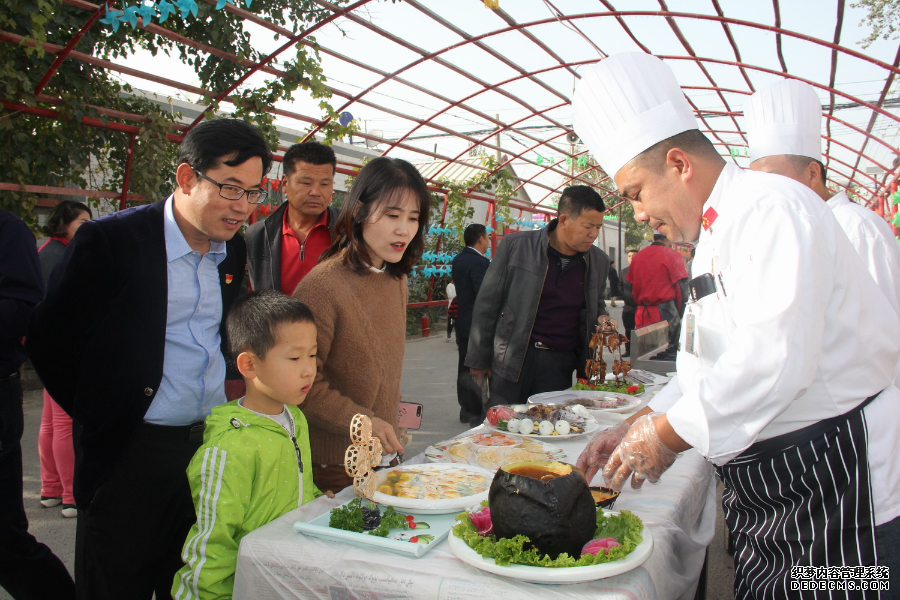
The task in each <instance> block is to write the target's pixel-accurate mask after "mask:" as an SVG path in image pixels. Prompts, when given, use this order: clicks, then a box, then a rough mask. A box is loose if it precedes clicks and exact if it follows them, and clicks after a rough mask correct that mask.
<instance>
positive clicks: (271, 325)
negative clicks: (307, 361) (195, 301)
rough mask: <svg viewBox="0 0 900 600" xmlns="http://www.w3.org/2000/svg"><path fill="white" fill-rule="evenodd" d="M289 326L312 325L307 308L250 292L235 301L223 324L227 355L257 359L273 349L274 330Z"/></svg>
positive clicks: (271, 294) (280, 297) (265, 293)
mask: <svg viewBox="0 0 900 600" xmlns="http://www.w3.org/2000/svg"><path fill="white" fill-rule="evenodd" d="M291 323H312V324H313V325H315V324H316V320H315V318H314V317H313V314H312V311H311V310H309V307H308V306H306V305H305V304H303V303H302V302H300V301H299V300H297V299H296V298H291V297H290V296H285V295H284V294H282V293H281V292H278V291H276V290H262V291H259V292H250V293H249V294H247V295H246V296H244V297H242V298H239V299H238V300H237V301H236V302H235V303H234V306H232V307H231V312H229V313H228V319H227V320H226V322H225V327H226V331H227V333H228V346H229V348H230V349H231V355H232V356H234V357H235V358H237V356H238V354H240V353H241V352H252V353H253V354H255V355H256V356H258V357H260V358H265V357H266V354H267V353H268V352H269V350H271V349H272V347H273V346H274V345H275V341H276V338H277V335H276V334H277V331H278V327H280V326H281V325H289V324H291Z"/></svg>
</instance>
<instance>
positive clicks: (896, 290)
mask: <svg viewBox="0 0 900 600" xmlns="http://www.w3.org/2000/svg"><path fill="white" fill-rule="evenodd" d="M744 123H745V126H746V129H747V139H748V140H749V142H750V161H751V162H750V169H751V170H753V171H761V172H763V173H775V174H776V175H783V176H785V177H790V178H791V179H794V180H796V181H799V182H800V183H802V184H803V185H805V186H807V187H808V188H810V189H811V190H812V191H814V192H815V193H816V194H818V195H819V197H820V198H822V200H825V201H826V202H827V204H828V208H830V209H831V210H832V212H833V213H834V217H835V218H836V219H837V222H838V224H840V226H841V229H843V230H844V233H846V234H847V237H848V238H849V239H850V243H851V244H852V245H853V248H854V250H856V254H857V255H859V257H860V258H861V259H862V261H863V262H864V263H865V265H866V269H867V270H868V271H869V274H870V275H871V276H872V278H873V279H875V282H876V283H877V284H878V287H879V288H880V289H881V291H882V292H883V293H884V295H885V297H886V298H887V300H888V302H890V303H891V306H893V307H894V310H895V311H896V312H897V314H898V315H900V246H898V244H897V240H896V239H895V238H894V233H893V232H892V231H891V228H890V226H889V225H888V224H887V222H886V221H885V220H884V219H882V218H881V217H879V216H878V215H877V214H875V213H874V212H873V211H871V210H869V209H867V208H864V207H862V206H860V205H859V204H856V203H855V202H851V201H850V199H849V198H848V197H847V193H846V192H844V191H840V192H838V193H837V194H833V193H832V191H831V190H829V189H828V187H827V186H826V182H825V165H823V164H822V151H821V147H822V146H821V144H822V136H821V131H822V109H821V104H820V102H819V97H818V95H817V94H816V92H815V90H814V89H813V88H812V86H811V85H809V84H808V83H803V82H802V81H797V80H795V79H782V80H780V81H777V82H775V83H773V84H771V85H768V86H766V87H764V88H762V89H760V90H759V91H757V92H756V93H755V94H753V95H752V96H750V98H749V100H748V101H747V102H746V104H745V105H744Z"/></svg>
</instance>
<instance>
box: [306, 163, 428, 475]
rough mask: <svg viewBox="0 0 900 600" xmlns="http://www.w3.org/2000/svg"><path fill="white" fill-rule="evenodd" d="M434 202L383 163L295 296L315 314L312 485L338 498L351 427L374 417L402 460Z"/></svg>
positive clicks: (403, 169)
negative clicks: (415, 314)
mask: <svg viewBox="0 0 900 600" xmlns="http://www.w3.org/2000/svg"><path fill="white" fill-rule="evenodd" d="M430 208H431V199H430V195H429V192H428V188H427V187H426V185H425V182H424V180H423V179H422V176H421V175H419V172H418V171H416V169H415V167H413V166H412V165H411V164H409V163H408V162H406V161H404V160H401V159H396V158H387V157H379V158H376V159H374V160H372V161H371V162H369V163H368V164H367V165H366V166H365V167H363V168H362V170H361V171H360V172H359V175H358V176H357V178H356V181H354V183H353V186H352V188H351V189H350V193H349V194H348V195H347V198H346V199H345V200H344V205H343V207H342V208H341V212H340V214H339V215H338V218H337V222H336V223H335V228H334V238H335V239H334V242H333V243H332V245H331V247H330V248H329V249H328V250H326V251H325V252H324V253H323V254H322V257H321V258H320V259H319V264H318V266H316V267H315V268H314V269H313V270H312V271H311V272H310V273H309V275H307V276H306V277H305V278H304V279H303V281H301V282H300V284H299V285H298V286H297V289H296V290H295V291H294V297H295V298H299V299H300V300H302V301H303V302H305V303H306V304H307V305H308V306H309V307H310V308H311V309H312V311H313V314H314V315H315V316H316V327H317V328H318V338H317V341H318V351H317V358H316V362H317V367H318V369H317V373H316V379H315V383H314V384H313V386H312V389H311V390H310V392H309V395H308V396H307V397H306V402H305V403H304V404H303V413H304V414H305V415H306V418H307V420H308V421H309V437H310V445H311V446H312V459H313V479H314V481H315V483H316V486H317V487H318V488H319V489H320V490H322V491H326V490H331V491H334V492H337V491H339V490H341V489H343V488H344V487H346V486H348V485H350V484H351V483H352V479H351V478H350V477H349V476H348V475H347V474H346V472H345V471H344V466H343V462H344V452H345V451H346V450H347V446H349V445H350V420H351V419H352V418H353V415H355V414H356V413H362V414H365V415H368V416H369V417H370V418H371V419H372V431H373V433H374V434H375V435H377V436H378V438H379V439H380V440H381V443H382V445H383V446H384V453H385V455H391V454H402V453H403V447H402V446H401V444H400V441H399V437H400V432H399V429H398V426H397V421H398V412H397V411H398V404H399V402H400V378H401V374H402V372H403V353H404V350H405V347H406V298H407V287H406V275H407V274H408V273H409V272H410V271H411V270H412V268H413V267H414V266H415V265H416V263H418V262H419V259H420V258H421V257H422V251H423V249H424V246H425V241H424V230H425V228H426V227H427V226H428V212H429V210H430Z"/></svg>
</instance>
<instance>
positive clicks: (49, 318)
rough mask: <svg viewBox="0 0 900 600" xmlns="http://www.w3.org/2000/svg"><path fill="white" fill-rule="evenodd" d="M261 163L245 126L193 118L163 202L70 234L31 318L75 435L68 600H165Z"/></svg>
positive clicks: (260, 143)
mask: <svg viewBox="0 0 900 600" xmlns="http://www.w3.org/2000/svg"><path fill="white" fill-rule="evenodd" d="M271 161H272V156H271V153H270V151H269V148H268V145H267V143H266V141H265V138H263V136H262V135H261V134H260V132H259V131H258V130H257V129H256V128H255V127H253V126H252V125H250V124H249V123H247V122H245V121H241V120H238V119H217V120H211V121H204V122H203V123H201V124H200V125H198V126H197V127H196V128H194V129H193V130H191V131H190V132H189V133H188V134H187V135H186V136H185V139H184V141H183V142H182V144H181V148H180V150H179V155H178V167H177V170H176V172H175V182H176V188H175V191H174V193H173V194H172V196H170V197H169V198H168V199H166V200H164V201H162V202H158V203H156V204H152V205H148V206H141V207H138V208H132V209H128V210H125V211H122V212H118V213H115V214H113V215H110V216H109V217H106V218H103V219H99V220H97V221H91V222H88V223H85V224H84V225H82V226H81V228H79V230H78V233H77V234H76V236H75V238H74V239H73V240H72V242H71V243H70V244H69V246H68V248H67V250H66V253H65V255H64V256H63V259H62V260H61V261H60V263H59V265H58V266H57V268H56V270H55V271H54V276H53V277H52V278H51V281H50V287H49V290H48V292H47V295H46V298H45V299H44V301H43V302H41V304H39V305H38V306H37V308H36V309H35V311H34V316H33V318H32V322H31V326H30V328H29V331H28V339H27V348H28V353H29V355H30V357H31V360H32V362H33V363H34V365H35V368H36V369H37V371H38V374H39V375H40V377H41V380H42V381H43V383H44V386H45V387H46V388H47V391H48V392H49V393H50V395H51V396H52V397H53V398H54V399H55V400H56V401H57V402H58V403H59V405H60V406H61V407H62V408H63V409H64V410H65V411H66V412H68V413H69V414H70V415H72V417H73V418H74V419H75V421H76V422H77V424H78V426H79V429H80V435H78V436H77V440H76V461H75V502H76V504H77V506H78V524H77V529H76V544H75V581H76V586H77V589H78V596H79V598H81V599H90V600H104V599H107V598H110V599H111V598H116V599H118V598H123V597H128V598H130V599H135V600H144V599H147V600H149V598H150V597H151V595H152V594H153V593H154V592H155V593H156V597H157V598H168V597H169V594H170V590H171V587H172V581H173V577H174V575H175V572H176V571H177V570H178V569H179V568H180V567H181V564H182V563H181V557H180V554H181V548H182V546H183V545H184V540H185V538H186V537H187V533H188V530H189V529H190V526H191V524H192V523H193V522H195V520H196V516H195V514H194V507H193V503H192V500H191V493H190V487H189V484H188V480H187V476H186V474H185V469H186V468H187V465H188V462H189V461H190V459H191V457H192V456H193V454H194V451H195V450H196V449H197V448H198V447H199V446H200V443H201V442H202V435H203V420H204V419H205V417H206V416H207V415H208V414H209V412H210V410H211V409H212V408H213V406H216V405H218V404H221V403H223V402H225V392H224V380H225V358H224V354H223V351H222V347H223V345H224V343H225V340H224V339H223V338H224V335H223V331H224V327H223V325H224V321H225V315H226V314H227V313H228V309H229V308H230V306H231V304H232V303H233V302H234V300H235V299H236V298H237V296H238V294H239V291H240V282H241V278H242V274H243V272H244V268H245V264H246V250H245V247H244V243H243V240H242V239H241V237H240V236H239V235H235V234H236V233H237V232H238V230H239V229H240V227H241V226H242V225H243V224H244V221H245V220H246V218H247V217H248V216H249V214H250V212H251V210H252V204H251V203H254V202H262V201H263V200H264V199H265V195H266V193H265V191H264V190H262V188H261V183H262V178H263V175H264V174H265V173H266V171H268V169H269V166H270V165H271Z"/></svg>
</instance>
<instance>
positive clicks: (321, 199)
mask: <svg viewBox="0 0 900 600" xmlns="http://www.w3.org/2000/svg"><path fill="white" fill-rule="evenodd" d="M282 160H283V164H284V167H283V169H284V174H283V175H282V176H281V191H282V193H283V194H284V197H285V198H286V200H285V202H284V203H283V204H282V205H281V206H279V207H278V210H276V211H275V212H273V213H272V214H271V215H269V216H268V217H266V219H265V220H264V221H257V222H256V223H254V224H253V225H251V226H250V227H249V228H248V229H247V236H246V240H247V267H248V271H249V274H250V287H251V288H253V289H254V290H279V291H281V293H283V294H286V295H288V296H290V295H291V294H293V293H294V288H296V287H297V284H298V283H300V281H301V280H302V279H303V278H304V277H306V275H307V273H309V272H310V271H312V269H313V267H315V266H316V265H317V264H318V262H319V255H320V254H322V252H324V251H325V250H326V249H327V248H328V247H329V246H330V245H331V239H332V235H333V233H334V223H335V221H336V220H337V213H338V209H336V208H334V207H333V206H330V204H331V199H332V196H333V194H334V173H335V170H336V168H337V157H336V156H335V154H334V150H332V149H331V146H326V145H325V144H320V143H319V142H303V143H302V144H294V145H293V146H291V147H290V148H289V149H288V151H287V152H285V153H284V158H283V159H282Z"/></svg>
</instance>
